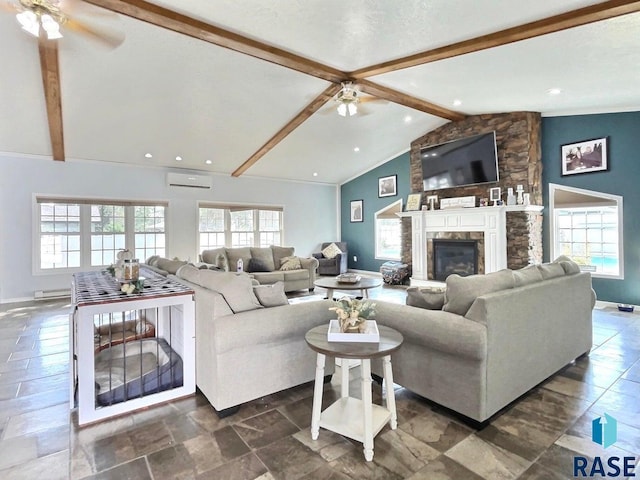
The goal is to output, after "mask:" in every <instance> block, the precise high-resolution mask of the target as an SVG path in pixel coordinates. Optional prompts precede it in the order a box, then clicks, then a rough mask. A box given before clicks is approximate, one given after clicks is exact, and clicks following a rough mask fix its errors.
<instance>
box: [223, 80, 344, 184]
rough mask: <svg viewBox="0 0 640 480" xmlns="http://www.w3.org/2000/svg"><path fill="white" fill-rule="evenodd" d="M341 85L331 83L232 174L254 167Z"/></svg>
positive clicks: (235, 175)
mask: <svg viewBox="0 0 640 480" xmlns="http://www.w3.org/2000/svg"><path fill="white" fill-rule="evenodd" d="M341 88H342V87H341V85H338V84H334V85H329V87H327V88H326V89H325V90H324V91H323V92H322V93H321V94H320V95H318V96H317V97H316V98H314V99H313V100H312V101H311V103H309V105H307V106H306V107H304V109H302V111H301V112H300V113H298V114H297V115H296V116H295V117H294V118H293V119H292V120H291V121H290V122H289V123H287V124H286V125H285V126H284V127H282V128H281V129H280V130H279V131H278V133H276V134H275V135H274V136H273V137H271V138H270V139H269V140H268V141H267V143H265V144H264V145H263V146H262V147H260V148H259V149H258V151H257V152H256V153H254V154H253V155H251V157H249V159H248V160H246V161H245V162H244V163H243V164H242V165H240V166H239V167H238V168H236V169H235V170H234V171H233V173H232V174H231V175H232V176H234V177H239V176H240V175H242V174H243V173H244V172H246V171H247V170H248V169H249V168H250V167H252V166H253V165H254V164H255V163H256V162H257V161H258V160H260V159H261V158H262V157H263V156H265V155H266V154H267V152H269V151H270V150H271V149H273V148H274V147H275V146H276V145H277V144H278V143H280V142H281V141H282V140H284V139H285V137H287V136H288V135H289V134H290V133H291V132H293V131H294V130H295V129H296V128H298V127H299V126H300V125H302V124H303V123H304V122H305V121H306V120H307V119H308V118H309V117H310V116H311V115H313V114H314V113H316V112H317V111H318V110H319V109H320V108H321V107H322V106H323V105H324V104H325V103H327V102H328V101H329V100H331V99H332V98H333V96H334V95H335V94H336V93H338V92H339V91H340V89H341Z"/></svg>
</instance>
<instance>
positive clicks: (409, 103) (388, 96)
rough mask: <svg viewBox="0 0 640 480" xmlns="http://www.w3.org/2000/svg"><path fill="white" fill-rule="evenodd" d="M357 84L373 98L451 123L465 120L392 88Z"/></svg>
mask: <svg viewBox="0 0 640 480" xmlns="http://www.w3.org/2000/svg"><path fill="white" fill-rule="evenodd" d="M357 83H358V85H360V89H361V90H362V91H363V92H365V93H368V94H369V95H373V96H375V97H379V98H382V99H384V100H389V101H390V102H393V103H398V104H400V105H404V106H405V107H409V108H413V109H415V110H419V111H421V112H425V113H429V114H431V115H435V116H436V117H440V118H446V119H447V120H451V121H458V120H462V119H463V118H465V115H464V114H462V113H460V112H455V111H453V110H449V109H448V108H444V107H441V106H439V105H436V104H434V103H430V102H427V101H425V100H422V99H420V98H416V97H412V96H411V95H407V94H406V93H401V92H398V91H397V90H393V89H392V88H388V87H384V86H382V85H378V84H377V83H373V82H370V81H369V80H364V79H362V80H358V81H357Z"/></svg>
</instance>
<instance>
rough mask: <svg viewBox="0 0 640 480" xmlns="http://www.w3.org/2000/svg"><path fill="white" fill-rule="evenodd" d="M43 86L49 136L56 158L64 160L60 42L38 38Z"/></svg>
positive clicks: (54, 157)
mask: <svg viewBox="0 0 640 480" xmlns="http://www.w3.org/2000/svg"><path fill="white" fill-rule="evenodd" d="M38 52H39V53H40V70H41V72H42V86H43V88H44V98H45V103H46V105H47V118H48V122H49V136H50V138H51V151H52V154H53V159H54V160H60V161H64V133H63V128H62V101H61V97H60V69H59V64H58V43H57V42H56V41H51V40H44V39H43V38H42V37H40V38H39V39H38Z"/></svg>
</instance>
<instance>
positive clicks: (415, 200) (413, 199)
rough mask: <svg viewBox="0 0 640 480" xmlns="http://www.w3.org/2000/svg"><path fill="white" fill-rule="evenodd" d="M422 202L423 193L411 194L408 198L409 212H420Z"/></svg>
mask: <svg viewBox="0 0 640 480" xmlns="http://www.w3.org/2000/svg"><path fill="white" fill-rule="evenodd" d="M421 201H422V194H421V193H411V194H409V196H408V197H407V210H406V211H407V212H411V211H413V210H420V202H421Z"/></svg>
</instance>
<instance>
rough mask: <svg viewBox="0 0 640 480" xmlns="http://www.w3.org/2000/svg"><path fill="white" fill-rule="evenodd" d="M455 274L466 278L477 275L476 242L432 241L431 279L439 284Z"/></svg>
mask: <svg viewBox="0 0 640 480" xmlns="http://www.w3.org/2000/svg"><path fill="white" fill-rule="evenodd" d="M453 273H457V274H458V275H460V276H463V277H466V276H468V275H473V274H475V273H478V241H477V240H453V239H436V238H434V239H433V277H434V279H435V280H439V281H441V282H443V281H445V280H446V278H447V277H448V276H449V275H451V274H453Z"/></svg>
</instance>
